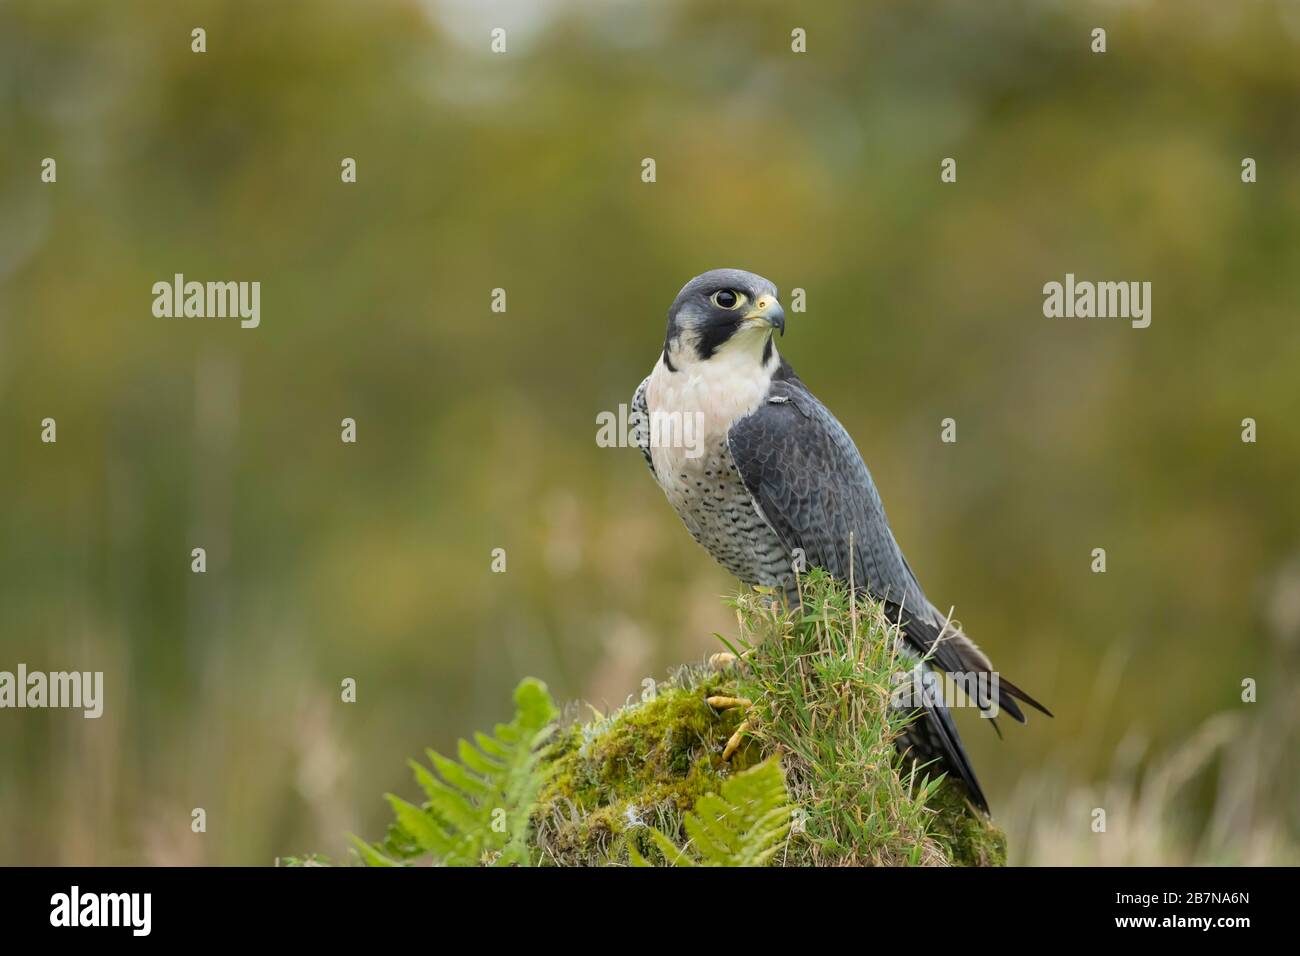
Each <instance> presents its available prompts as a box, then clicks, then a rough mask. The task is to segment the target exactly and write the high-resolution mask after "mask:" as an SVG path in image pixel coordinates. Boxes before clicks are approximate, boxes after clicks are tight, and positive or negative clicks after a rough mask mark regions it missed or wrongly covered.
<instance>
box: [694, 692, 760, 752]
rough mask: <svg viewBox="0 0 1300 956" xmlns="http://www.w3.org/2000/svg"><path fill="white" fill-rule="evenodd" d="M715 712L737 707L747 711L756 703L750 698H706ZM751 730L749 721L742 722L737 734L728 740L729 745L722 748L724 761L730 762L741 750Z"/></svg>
mask: <svg viewBox="0 0 1300 956" xmlns="http://www.w3.org/2000/svg"><path fill="white" fill-rule="evenodd" d="M704 702H705V703H706V704H708V705H709V706H710V707H712V708H713V709H714V710H731V709H733V708H735V707H742V708H744V709H745V710H749V708H751V707H753V706H754V702H753V701H752V700H750V699H749V698H748V697H706V698H705V701H704ZM748 730H749V721H747V720H742V721H741V722H740V726H739V727H737V728H736V732H735V733H734V734H732V735H731V737H730V738H728V740H727V745H726V746H725V747H723V748H722V759H723V760H730V759H731V758H732V756H734V755H735V753H736V751H737V750H739V749H740V745H741V743H743V742H744V739H745V733H746V732H747V731H748Z"/></svg>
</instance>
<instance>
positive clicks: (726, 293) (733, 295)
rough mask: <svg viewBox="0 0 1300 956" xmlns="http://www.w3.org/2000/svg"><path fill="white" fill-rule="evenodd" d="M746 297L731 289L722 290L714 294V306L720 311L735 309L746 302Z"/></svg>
mask: <svg viewBox="0 0 1300 956" xmlns="http://www.w3.org/2000/svg"><path fill="white" fill-rule="evenodd" d="M744 298H745V297H744V296H743V295H740V294H739V293H737V292H732V291H731V290H730V289H720V290H719V291H717V292H715V293H713V304H714V305H716V306H717V307H718V308H720V309H734V308H736V307H737V306H738V305H740V303H741V302H742V301H743V300H744Z"/></svg>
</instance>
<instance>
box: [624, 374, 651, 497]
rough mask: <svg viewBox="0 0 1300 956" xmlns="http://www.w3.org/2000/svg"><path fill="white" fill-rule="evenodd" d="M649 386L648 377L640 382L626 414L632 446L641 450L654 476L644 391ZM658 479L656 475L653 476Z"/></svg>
mask: <svg viewBox="0 0 1300 956" xmlns="http://www.w3.org/2000/svg"><path fill="white" fill-rule="evenodd" d="M649 384H650V376H649V375H647V376H646V377H645V378H643V379H642V380H641V384H640V385H638V386H637V387H636V391H635V392H634V393H633V394H632V408H631V410H630V411H629V412H628V416H627V422H628V425H629V426H630V427H631V431H632V444H634V445H636V447H637V448H640V449H641V454H642V455H644V456H645V463H646V464H647V465H649V466H650V474H652V475H655V463H654V461H653V459H651V457H650V412H649V409H648V406H647V404H646V397H645V390H646V388H647V387H648V386H649ZM655 477H658V475H655Z"/></svg>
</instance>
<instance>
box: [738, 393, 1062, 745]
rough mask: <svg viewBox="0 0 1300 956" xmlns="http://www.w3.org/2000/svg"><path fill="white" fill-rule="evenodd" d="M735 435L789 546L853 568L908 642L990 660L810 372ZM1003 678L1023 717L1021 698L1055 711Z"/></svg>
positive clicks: (1009, 705)
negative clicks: (955, 617)
mask: <svg viewBox="0 0 1300 956" xmlns="http://www.w3.org/2000/svg"><path fill="white" fill-rule="evenodd" d="M727 443H728V446H729V447H730V450H731V457H732V459H733V460H734V462H735V465H736V470H737V472H738V473H739V474H740V478H741V480H742V481H743V482H744V483H745V487H746V488H747V489H748V490H749V493H750V494H751V495H753V497H754V504H755V507H756V508H757V509H758V510H759V513H760V514H761V515H762V516H763V517H764V519H765V520H766V521H767V523H768V524H769V525H770V526H771V527H772V530H773V531H775V532H776V534H777V536H778V537H779V538H780V539H781V542H782V544H783V545H784V546H785V549H786V551H787V552H789V553H793V551H794V549H795V548H802V549H803V553H804V558H805V560H806V561H807V563H808V565H809V566H816V567H820V568H823V569H825V570H826V571H828V572H829V573H830V574H831V575H832V576H833V577H836V578H838V579H840V580H842V581H848V580H849V576H850V570H851V571H852V577H853V581H854V583H855V584H856V585H857V586H858V587H861V588H863V589H864V590H866V591H867V592H868V593H869V594H871V596H872V597H874V598H876V599H877V600H879V601H882V602H884V604H885V607H886V610H887V612H888V613H889V615H890V617H891V618H892V619H896V620H901V624H902V627H901V630H902V632H903V635H904V636H905V637H906V638H907V640H908V642H909V643H910V644H911V645H912V646H913V647H915V648H916V649H917V650H919V651H920V652H921V653H922V654H928V655H931V656H932V658H933V660H934V663H935V664H936V665H937V666H938V667H939V668H940V669H942V670H944V671H946V672H948V673H950V674H952V673H968V672H973V673H980V672H988V671H989V670H990V664H989V661H988V658H987V657H986V656H985V655H984V654H983V652H981V651H980V650H979V648H978V647H976V646H975V644H974V643H973V642H972V641H971V640H970V639H969V638H968V637H966V635H965V634H963V633H962V632H961V631H960V630H959V629H957V628H956V627H955V626H953V625H952V624H951V623H950V622H948V621H947V619H946V617H945V616H944V615H943V614H941V613H940V612H939V611H938V610H937V609H936V608H935V607H934V605H933V604H931V603H930V602H929V600H928V599H927V598H926V596H925V593H924V592H923V591H922V590H921V585H920V584H919V583H918V582H917V580H916V576H915V575H914V574H913V573H912V569H911V567H909V566H908V563H907V560H906V559H905V558H904V557H903V552H902V550H901V549H900V548H899V547H898V542H897V541H895V540H894V533H893V532H892V531H891V530H890V528H889V522H888V521H887V520H886V518H885V508H884V505H883V504H882V503H881V501H880V493H879V492H878V491H876V485H875V482H873V481H872V480H871V473H870V472H869V471H867V466H866V464H865V463H864V462H863V460H862V456H861V455H860V454H859V453H858V449H857V446H855V445H854V444H853V439H852V438H850V437H849V433H848V432H846V431H845V430H844V426H843V425H841V424H840V423H839V422H838V421H837V420H836V418H835V416H834V415H832V414H831V413H830V410H829V409H827V408H826V406H825V405H823V404H822V403H821V402H819V401H818V400H817V398H816V397H815V396H814V395H813V394H812V393H811V392H809V391H808V389H807V388H805V387H804V385H803V383H802V382H800V381H799V380H798V379H797V378H794V377H790V378H785V379H777V380H776V381H774V382H773V383H772V389H771V392H770V393H769V395H768V399H767V402H765V403H764V404H763V405H760V406H759V407H758V409H756V410H755V411H754V412H752V413H751V414H749V415H747V416H745V417H744V418H742V419H740V420H739V421H737V422H736V423H735V424H733V425H732V426H731V430H730V431H729V432H728V433H727ZM850 535H852V540H853V547H852V551H851V552H850V548H849V536H850ZM850 561H851V562H852V564H851V567H850ZM999 681H1000V683H999V691H998V701H999V704H1000V705H1001V707H1002V708H1003V709H1004V710H1006V711H1007V713H1008V714H1010V715H1011V716H1012V717H1013V718H1014V719H1015V720H1018V721H1021V722H1023V721H1024V719H1025V718H1024V714H1023V713H1022V712H1021V710H1020V708H1019V707H1018V706H1017V704H1016V701H1017V700H1019V701H1023V702H1025V703H1027V704H1029V705H1030V706H1032V707H1035V708H1037V709H1038V710H1041V711H1042V712H1043V713H1045V714H1048V715H1049V716H1050V711H1048V710H1047V708H1046V707H1044V706H1043V705H1042V704H1040V703H1038V701H1036V700H1034V699H1033V698H1032V697H1030V696H1029V695H1028V694H1026V693H1025V692H1024V691H1022V690H1021V689H1020V688H1019V687H1016V686H1015V685H1014V684H1012V683H1011V682H1010V681H1009V680H1007V679H1006V678H1005V677H1002V676H1001V675H999ZM980 703H981V704H983V703H985V701H984V700H981V701H980Z"/></svg>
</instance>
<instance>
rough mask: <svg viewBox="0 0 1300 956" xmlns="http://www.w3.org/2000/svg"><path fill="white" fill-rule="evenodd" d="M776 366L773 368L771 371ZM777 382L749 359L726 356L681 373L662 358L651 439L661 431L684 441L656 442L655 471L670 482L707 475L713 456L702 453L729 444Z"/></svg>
mask: <svg viewBox="0 0 1300 956" xmlns="http://www.w3.org/2000/svg"><path fill="white" fill-rule="evenodd" d="M772 367H773V365H772V364H769V366H768V368H769V369H770V368H772ZM771 382H772V375H771V372H770V371H768V370H765V369H764V368H763V367H762V366H761V365H760V364H758V363H756V362H755V361H754V359H753V357H752V356H749V355H744V354H740V355H735V356H729V355H726V354H721V353H720V354H718V355H715V356H713V358H711V359H710V360H709V361H707V362H695V363H692V364H691V365H689V366H687V367H684V368H680V369H678V370H677V371H675V372H672V371H669V370H668V368H667V366H665V365H664V361H663V359H662V358H660V360H659V362H658V364H656V365H655V367H654V371H653V372H651V373H650V382H649V384H648V385H647V387H646V410H647V411H648V412H649V413H650V417H651V434H652V436H653V435H654V434H655V428H656V427H658V428H659V434H660V435H661V436H664V437H669V436H674V437H680V438H682V439H683V440H682V441H673V440H668V441H658V442H656V441H654V440H653V438H652V440H651V448H650V455H651V460H652V461H653V462H654V466H655V472H656V473H657V474H658V475H660V476H662V477H664V478H666V477H669V476H674V475H682V474H689V475H694V474H696V473H697V472H699V471H701V470H703V468H704V467H705V461H706V459H708V458H709V457H711V456H710V455H708V454H701V453H700V452H701V451H702V450H704V449H714V448H717V447H718V446H719V444H725V442H726V437H727V430H728V429H730V428H731V424H732V422H734V421H736V419H738V418H743V417H744V416H746V415H748V414H749V413H750V412H752V411H753V410H754V409H755V408H757V407H758V406H759V404H760V403H761V402H762V401H763V399H764V397H765V396H766V395H767V392H768V388H769V387H770V386H771Z"/></svg>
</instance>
